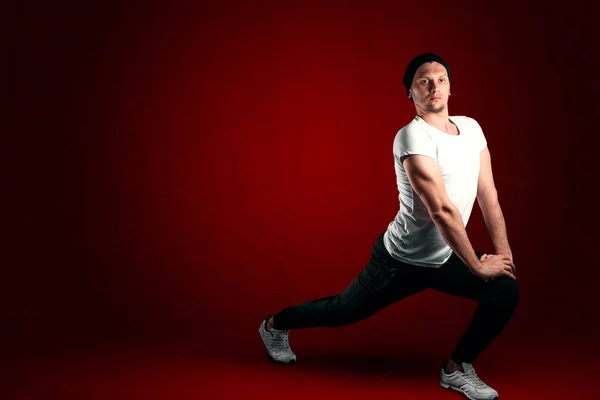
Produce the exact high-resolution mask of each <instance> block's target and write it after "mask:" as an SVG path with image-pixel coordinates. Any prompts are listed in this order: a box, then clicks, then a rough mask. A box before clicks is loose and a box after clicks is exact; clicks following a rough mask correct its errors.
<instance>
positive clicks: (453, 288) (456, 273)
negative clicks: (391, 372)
mask: <svg viewBox="0 0 600 400" xmlns="http://www.w3.org/2000/svg"><path fill="white" fill-rule="evenodd" d="M475 253H476V254H477V256H478V257H481V254H479V253H477V252H475ZM428 288H431V289H434V290H438V291H440V292H443V293H448V294H451V295H454V296H461V297H466V298H469V299H473V300H476V301H477V302H478V303H479V306H478V307H477V310H476V311H475V314H474V316H473V319H472V320H471V323H470V324H469V326H468V328H467V330H466V332H465V333H464V334H463V335H462V337H461V338H460V340H459V342H458V344H457V346H456V348H455V350H454V352H453V353H452V355H451V358H452V360H454V361H455V362H457V363H461V362H467V363H470V362H473V360H475V359H476V358H477V356H478V355H479V354H480V353H481V352H483V351H484V350H485V349H486V348H487V347H488V346H489V344H490V343H491V342H492V340H494V338H496V336H498V334H500V332H501V331H502V329H503V328H504V326H505V325H506V324H507V323H508V321H509V320H510V317H511V315H512V313H513V311H514V310H515V308H516V306H517V302H518V300H519V286H518V284H517V282H516V281H515V280H513V279H511V278H507V277H499V278H496V279H494V280H492V281H488V282H485V281H483V280H482V279H481V278H479V277H477V276H475V275H473V273H472V272H471V271H470V270H469V269H468V268H467V266H466V265H465V264H464V263H463V262H462V260H461V259H460V258H459V257H458V256H457V255H456V254H455V253H452V256H451V257H450V259H448V261H447V262H446V263H445V264H444V265H443V266H441V267H440V268H429V267H418V266H414V265H409V264H405V263H403V262H400V261H398V260H396V259H394V258H392V257H391V256H390V254H389V252H388V251H387V250H386V248H385V247H384V245H383V234H381V235H380V236H379V237H378V238H377V240H376V241H375V244H374V245H373V251H372V254H371V258H370V260H369V262H368V264H367V266H366V267H365V268H364V269H363V270H362V271H361V272H360V274H359V275H358V277H356V279H354V281H353V282H352V283H351V284H350V285H349V286H348V288H347V289H346V290H344V291H343V292H342V293H340V294H338V295H336V296H329V297H325V298H322V299H318V300H312V301H307V302H305V303H302V304H299V305H296V306H292V307H288V308H285V309H283V310H282V311H281V312H279V313H278V314H276V315H274V316H273V322H274V324H275V328H277V329H303V328H310V327H317V326H328V327H335V326H344V325H348V324H352V323H355V322H358V321H360V320H363V319H365V318H368V317H370V316H371V315H373V314H375V313H376V312H377V311H379V310H381V309H383V308H384V307H387V306H388V305H390V304H392V303H394V302H396V301H398V300H401V299H403V298H405V297H408V296H410V295H412V294H415V293H418V292H421V291H423V290H425V289H428Z"/></svg>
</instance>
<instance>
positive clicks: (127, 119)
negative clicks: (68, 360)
mask: <svg viewBox="0 0 600 400" xmlns="http://www.w3.org/2000/svg"><path fill="white" fill-rule="evenodd" d="M592 14H593V13H591V10H589V9H586V8H584V7H583V6H580V5H578V2H572V1H570V2H563V3H562V4H550V3H544V5H543V6H537V5H530V4H529V3H527V2H508V3H507V2H498V3H495V2H492V3H485V4H484V5H483V4H479V5H473V4H471V5H467V4H466V3H465V4H462V3H456V2H441V1H431V2H428V3H426V4H424V3H414V2H413V3H411V4H401V2H392V1H389V2H362V1H348V2H319V1H311V2H285V3H283V2H232V1H227V2H214V3H213V4H210V5H209V4H208V3H201V4H195V5H193V6H190V5H181V4H179V5H174V4H172V5H169V6H162V7H159V6H158V5H157V4H154V3H141V2H140V3H137V4H136V3H127V4H125V3H114V4H109V3H97V4H95V5H90V4H85V5H84V4H75V3H74V4H69V5H65V4H63V5H56V4H52V5H48V4H46V5H37V6H35V7H34V6H32V5H30V6H23V5H22V6H19V10H18V16H19V17H20V18H19V21H20V23H19V26H18V28H17V30H16V35H15V38H16V54H17V57H16V59H15V60H16V63H15V65H14V66H15V71H14V73H15V80H14V82H16V88H17V90H16V114H15V115H16V118H17V130H16V135H14V137H13V136H12V135H9V138H8V139H7V141H8V142H7V143H8V144H9V145H10V146H8V147H7V148H8V149H9V152H8V154H7V156H6V158H5V159H6V160H8V162H9V165H12V166H13V167H14V168H15V169H14V171H15V173H14V174H12V179H11V181H10V182H11V183H14V187H15V190H14V191H12V193H13V194H15V195H16V196H14V198H15V204H14V205H13V206H15V207H16V210H17V211H16V212H12V211H11V212H10V215H9V218H10V221H13V222H15V228H14V229H13V232H12V234H11V236H12V238H13V241H12V242H10V243H13V244H12V245H11V248H12V250H14V251H12V250H11V251H9V253H11V254H15V257H14V259H12V261H10V263H9V264H10V265H7V266H6V267H5V278H4V279H3V281H4V282H5V283H6V285H5V286H6V287H5V289H4V290H3V293H2V297H3V298H4V300H3V302H2V306H1V307H2V308H1V311H2V314H1V318H2V326H3V330H5V333H6V337H7V338H8V339H7V340H8V341H13V340H16V339H17V337H21V338H22V337H24V336H28V337H34V338H36V340H39V339H40V338H42V337H43V338H46V339H47V338H49V337H62V336H64V335H65V333H66V332H68V334H69V335H78V334H93V335H100V336H103V335H114V336H119V335H133V337H137V338H140V337H151V336H153V335H161V337H175V338H179V337H181V336H190V337H193V338H195V339H194V340H196V343H197V347H198V348H200V349H201V351H202V352H204V353H207V354H208V353H219V354H222V353H223V352H225V353H227V354H242V353H247V352H256V351H262V349H260V346H262V344H261V343H260V341H259V338H258V335H257V332H256V328H257V326H258V323H259V321H260V320H261V319H262V318H263V317H264V316H265V314H266V313H273V312H277V311H278V310H279V309H281V308H283V307H286V306H288V305H291V304H294V303H297V302H301V301H304V300H308V299H312V298H317V297H323V296H326V295H331V294H335V293H337V292H339V291H341V290H343V289H344V288H345V287H346V285H347V284H348V283H349V282H350V281H351V280H352V279H353V278H354V277H355V276H356V274H358V272H359V271H360V270H361V269H362V268H363V267H364V265H365V263H366V262H367V261H368V258H369V256H370V251H371V246H372V244H373V241H374V240H375V238H376V237H377V236H378V235H379V234H380V233H381V232H383V231H384V230H385V229H386V227H387V225H388V223H389V222H390V221H391V220H392V219H393V218H394V216H395V214H396V212H397V211H398V207H399V202H398V193H397V188H396V184H395V175H394V168H393V165H394V160H393V156H392V142H393V139H394V135H395V134H396V132H397V130H398V129H400V128H401V127H402V126H404V125H405V124H406V123H408V122H409V121H410V119H411V118H412V117H413V116H414V113H415V111H414V108H413V106H412V103H410V101H409V100H408V99H407V98H406V96H405V93H404V87H403V85H402V74H403V72H404V68H405V66H406V64H407V63H408V61H410V59H411V58H412V57H414V56H415V55H417V54H418V53H421V52H425V51H432V52H436V53H438V54H440V55H441V56H442V57H444V58H445V59H446V60H447V61H448V63H449V65H450V66H451V68H452V85H453V88H452V98H451V102H450V105H449V107H450V112H451V114H452V115H468V116H470V117H473V118H476V119H477V120H478V121H479V123H480V124H481V126H482V127H483V130H484V133H485V135H486V137H487V140H488V146H489V148H490V151H491V154H492V162H493V171H494V174H495V180H496V186H497V188H498V191H499V196H500V203H501V206H502V208H503V211H504V214H505V218H506V223H507V227H508V233H509V240H510V243H511V246H512V249H513V252H514V256H515V263H516V265H517V267H518V272H519V274H518V278H519V282H520V285H521V289H522V297H521V303H520V305H519V308H518V310H517V312H516V314H515V316H514V318H513V320H512V321H511V323H510V324H509V326H508V327H507V329H506V330H505V332H504V333H503V335H502V336H501V337H500V338H499V339H498V340H497V342H496V343H494V345H493V347H492V348H490V350H489V351H490V352H491V353H490V354H495V355H496V356H498V357H501V356H505V357H507V358H510V359H515V358H527V357H529V355H528V354H529V353H528V351H530V350H531V349H532V348H536V349H538V350H540V351H539V352H537V353H536V354H539V353H540V352H541V353H542V354H543V353H545V352H548V353H554V352H557V351H560V352H567V353H573V354H580V353H579V352H581V351H585V352H593V354H598V347H597V346H596V345H595V341H596V338H597V337H598V335H599V334H600V330H599V329H598V328H597V326H596V325H597V324H596V322H595V321H594V320H595V319H597V316H596V313H597V311H596V306H597V305H598V300H597V297H596V293H595V292H596V290H597V281H598V278H599V277H600V273H599V272H598V271H599V270H598V267H599V265H598V261H597V257H596V256H595V255H594V254H595V252H594V245H595V244H596V238H597V233H596V232H597V231H596V226H597V213H596V211H595V205H596V204H598V200H599V199H598V194H597V192H596V191H595V189H594V190H593V186H592V185H595V183H596V182H597V180H598V179H597V168H596V167H595V165H594V163H593V160H594V158H593V157H594V156H595V153H596V151H595V149H596V147H595V144H596V143H597V140H596V138H595V136H596V135H597V131H598V129H597V128H596V127H595V122H596V119H597V118H596V117H598V116H599V111H600V107H599V102H598V93H599V90H600V85H599V82H598V74H597V71H596V69H597V65H598V64H597V62H596V61H597V60H598V56H597V54H596V51H597V49H594V48H593V47H592V41H591V39H589V38H590V37H591V35H592V33H593V31H594V29H593V21H592ZM11 149H14V150H11ZM468 233H469V237H470V239H471V241H472V243H473V244H474V246H475V248H476V249H478V250H479V251H482V252H489V251H491V250H492V248H491V246H490V241H489V239H488V236H487V231H486V228H485V225H484V223H483V221H482V218H481V214H480V212H479V209H478V208H477V206H476V207H475V210H474V212H473V214H472V217H471V220H470V222H469V225H468ZM474 308H475V304H473V303H471V302H469V301H467V300H463V299H458V298H451V297H449V296H447V295H442V294H438V293H435V292H426V293H422V294H419V295H416V296H414V297H411V298H409V299H406V300H405V301H403V302H401V303H398V304H396V305H393V306H391V307H390V308H388V309H386V310H384V311H383V312H381V313H380V314H378V315H377V316H375V317H373V318H371V319H370V320H368V321H367V322H361V323H359V324H356V325H354V326H351V327H344V328H340V329H337V330H329V329H320V330H310V331H305V332H302V333H297V334H295V336H294V340H295V343H296V345H297V346H298V349H302V350H303V351H307V352H308V351H319V350H324V349H328V350H329V351H340V352H344V351H352V352H361V351H363V352H365V353H369V352H377V351H389V349H393V350H392V351H393V352H398V353H401V352H403V351H414V352H415V353H419V352H421V351H422V352H431V353H433V354H436V355H438V356H439V357H440V358H441V359H442V358H443V357H444V356H445V355H447V354H449V352H450V351H451V350H452V346H453V344H454V343H455V341H456V339H457V338H458V336H459V335H460V333H461V332H462V331H463V329H464V328H465V326H466V324H467V323H468V321H469V319H470V317H471V314H472V312H473V310H474ZM449 310H451V311H449ZM4 327H5V328H6V329H5V328H4ZM373 332H377V334H376V335H374V334H373ZM9 346H12V344H9ZM382 349H385V350H382ZM531 354H533V353H531Z"/></svg>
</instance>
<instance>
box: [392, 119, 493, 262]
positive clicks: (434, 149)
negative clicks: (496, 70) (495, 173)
mask: <svg viewBox="0 0 600 400" xmlns="http://www.w3.org/2000/svg"><path fill="white" fill-rule="evenodd" d="M449 118H450V120H451V121H452V122H454V123H455V124H456V126H457V127H458V130H459V135H457V136H454V135H449V134H447V133H445V132H443V131H441V130H439V129H437V128H435V127H433V126H431V125H429V124H428V123H426V122H425V121H424V120H423V119H421V118H420V117H418V116H417V117H415V119H413V120H412V121H411V122H410V123H409V124H408V125H406V126H405V127H403V128H402V129H400V131H398V133H397V134H396V137H395V139H394V164H395V169H396V182H397V184H398V193H399V196H398V197H399V199H400V210H399V211H398V214H396V217H395V218H394V220H393V221H392V222H391V223H390V224H389V225H388V228H387V231H386V232H385V234H384V237H383V243H384V245H385V247H386V249H387V250H388V252H389V253H390V255H391V256H392V257H393V258H395V259H397V260H400V261H402V262H404V263H407V264H412V265H418V266H422V267H432V268H439V267H441V266H442V264H444V263H445V262H446V261H447V260H448V258H450V256H451V255H452V249H451V248H450V246H448V244H447V243H446V241H445V240H444V238H443V237H442V235H441V233H440V231H439V230H438V229H437V227H436V226H435V224H434V222H433V221H432V219H431V217H430V216H429V212H428V211H427V207H425V204H424V203H423V202H422V201H421V198H420V197H419V195H418V194H417V193H416V192H415V191H414V190H413V188H412V187H411V186H410V183H409V181H408V177H407V176H406V171H405V170H404V166H403V165H402V163H401V162H400V158H401V157H403V156H406V155H409V154H422V155H425V156H428V157H431V158H433V159H435V160H437V161H438V163H439V164H440V168H441V171H442V176H443V178H444V184H445V185H446V191H447V193H448V197H449V198H450V200H451V201H452V203H453V204H454V205H455V206H456V208H457V209H458V211H459V212H460V215H461V216H462V220H463V223H464V225H465V227H466V226H467V222H468V221H469V216H470V215H471V211H472V209H473V203H474V202H475V199H476V197H477V180H478V176H479V153H480V152H481V150H483V149H484V148H485V147H486V146H487V141H486V140H485V136H484V135H483V131H482V130H481V127H480V126H479V124H478V123H477V121H475V120H474V119H473V118H469V117H464V116H457V117H449Z"/></svg>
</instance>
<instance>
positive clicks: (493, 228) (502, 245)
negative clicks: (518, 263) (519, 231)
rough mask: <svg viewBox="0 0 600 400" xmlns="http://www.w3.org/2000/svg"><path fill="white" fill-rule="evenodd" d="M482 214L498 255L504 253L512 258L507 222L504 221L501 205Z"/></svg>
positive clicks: (483, 211)
mask: <svg viewBox="0 0 600 400" xmlns="http://www.w3.org/2000/svg"><path fill="white" fill-rule="evenodd" d="M482 214H483V219H484V221H485V225H486V226H487V229H488V232H489V234H490V239H491V240H492V244H493V245H494V249H495V251H496V254H500V253H502V254H508V255H511V256H512V251H511V249H510V245H509V243H508V235H507V233H506V222H505V221H504V214H502V209H501V208H500V205H499V204H496V205H495V206H493V207H490V208H489V209H486V210H482Z"/></svg>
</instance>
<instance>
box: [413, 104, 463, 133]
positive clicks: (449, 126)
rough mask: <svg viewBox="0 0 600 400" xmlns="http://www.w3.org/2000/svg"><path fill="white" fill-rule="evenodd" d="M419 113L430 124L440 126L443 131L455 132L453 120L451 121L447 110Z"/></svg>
mask: <svg viewBox="0 0 600 400" xmlns="http://www.w3.org/2000/svg"><path fill="white" fill-rule="evenodd" d="M417 115H418V116H419V117H421V119H422V120H423V121H425V122H427V123H428V124H429V125H431V126H433V127H435V128H438V129H439V130H441V131H443V132H446V133H449V134H453V132H454V126H453V123H452V121H450V118H449V116H448V111H447V110H444V111H442V112H440V113H419V114H417Z"/></svg>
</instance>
